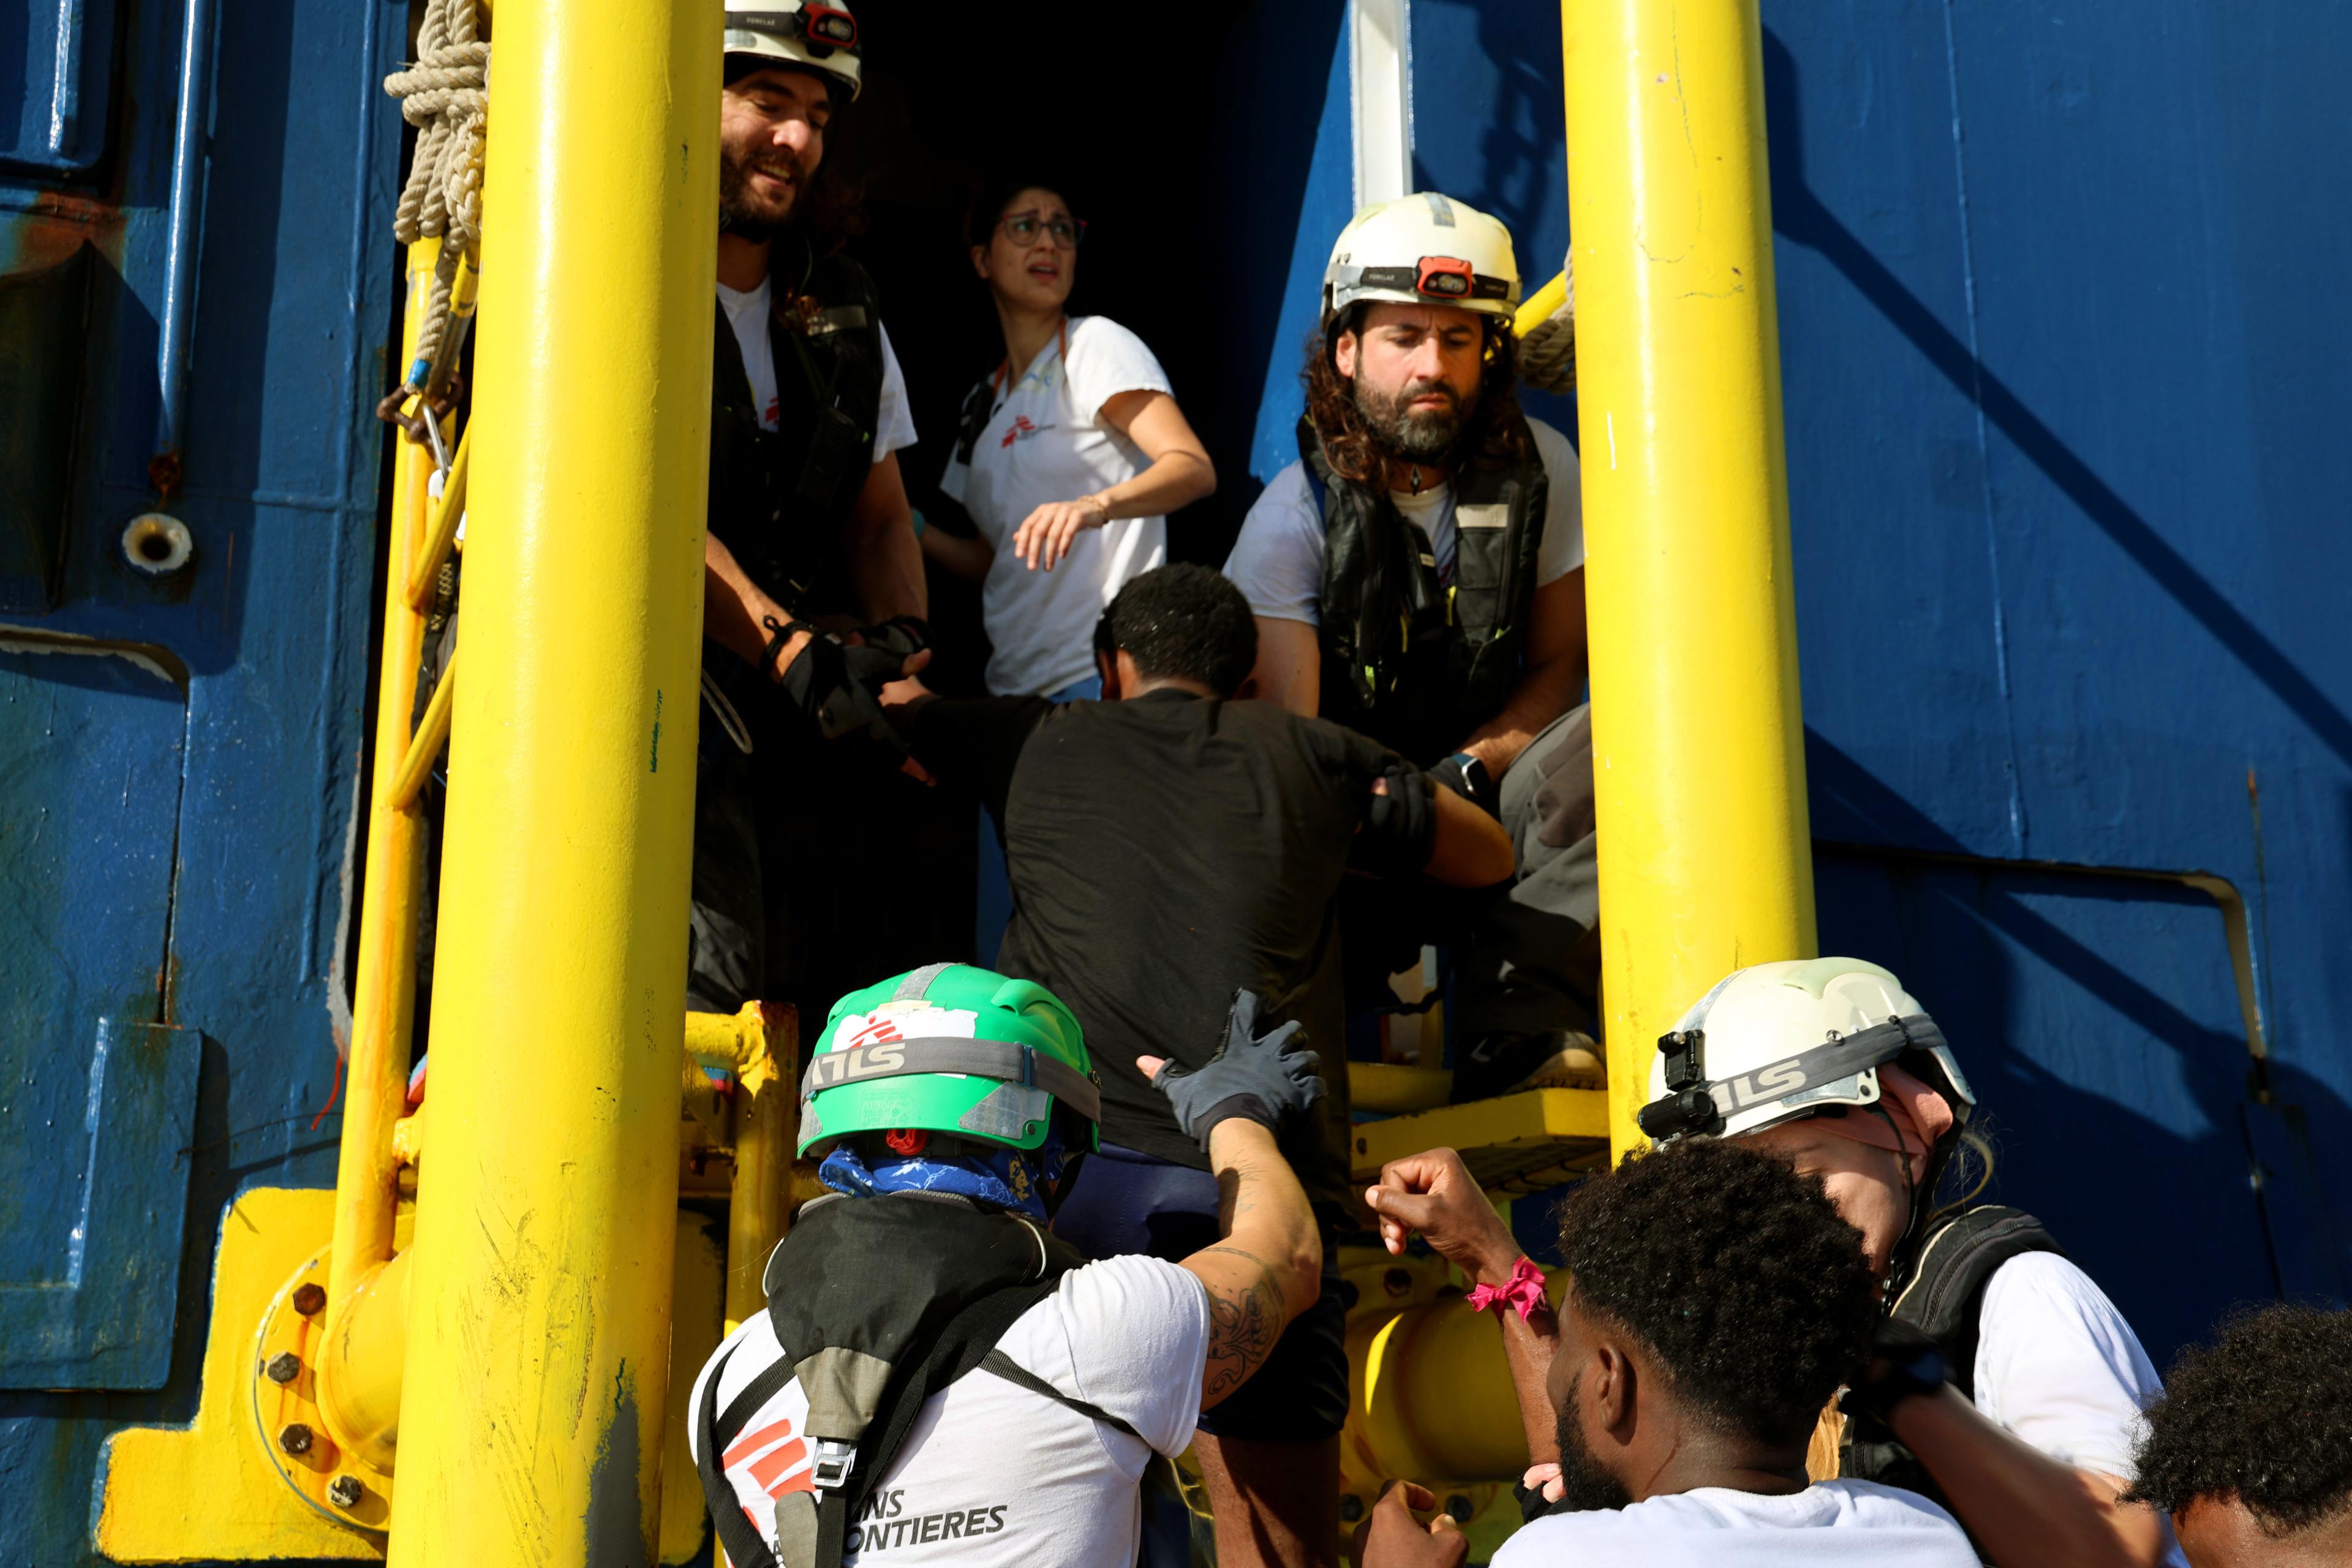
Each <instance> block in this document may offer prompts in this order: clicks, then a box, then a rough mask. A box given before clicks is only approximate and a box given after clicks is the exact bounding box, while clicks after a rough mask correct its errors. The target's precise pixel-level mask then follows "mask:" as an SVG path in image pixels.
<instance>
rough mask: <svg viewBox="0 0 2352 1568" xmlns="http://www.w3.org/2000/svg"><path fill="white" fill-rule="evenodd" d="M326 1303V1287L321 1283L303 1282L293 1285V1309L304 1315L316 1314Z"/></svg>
mask: <svg viewBox="0 0 2352 1568" xmlns="http://www.w3.org/2000/svg"><path fill="white" fill-rule="evenodd" d="M326 1304H327V1289H326V1287H325V1286H323V1285H313V1284H310V1283H304V1284H300V1285H297V1286H295V1287H294V1310H296V1311H298V1312H299V1313H301V1314H302V1315H303V1316H304V1317H306V1318H309V1317H313V1316H316V1315H317V1313H318V1310H319V1309H320V1308H321V1307H323V1306H325V1305H326Z"/></svg>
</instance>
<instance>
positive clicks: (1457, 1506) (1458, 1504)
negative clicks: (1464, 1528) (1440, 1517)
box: [1445, 1492, 1470, 1524]
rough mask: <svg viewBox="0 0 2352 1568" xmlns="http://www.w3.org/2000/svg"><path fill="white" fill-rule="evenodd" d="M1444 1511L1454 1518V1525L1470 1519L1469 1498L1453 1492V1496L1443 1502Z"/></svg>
mask: <svg viewBox="0 0 2352 1568" xmlns="http://www.w3.org/2000/svg"><path fill="white" fill-rule="evenodd" d="M1445 1511H1446V1512H1448V1513H1450V1514H1452V1515H1453V1516H1454V1523H1456V1524H1459V1523H1461V1522H1462V1521H1464V1520H1465V1519H1468V1518H1469V1517H1470V1500H1469V1498H1467V1497H1465V1495H1463V1494H1462V1493H1460V1492H1455V1493H1454V1495H1453V1496H1451V1497H1449V1498H1447V1499H1446V1500H1445Z"/></svg>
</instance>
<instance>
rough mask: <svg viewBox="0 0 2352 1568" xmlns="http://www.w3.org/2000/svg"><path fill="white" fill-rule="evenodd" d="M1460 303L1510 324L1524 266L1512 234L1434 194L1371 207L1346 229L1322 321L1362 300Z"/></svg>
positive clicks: (1328, 276) (1328, 273)
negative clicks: (1513, 250)
mask: <svg viewBox="0 0 2352 1568" xmlns="http://www.w3.org/2000/svg"><path fill="white" fill-rule="evenodd" d="M1360 300H1393V301H1395V302H1397V303H1399V304H1404V305H1454V306H1459V307H1460V308H1461V309H1463V310H1475V311H1477V312H1478V313H1479V314H1480V315H1483V316H1500V317H1501V318H1503V320H1504V321H1509V320H1510V319H1511V312H1512V311H1513V310H1517V308H1518V303H1519V264H1518V261H1517V258H1515V257H1514V256H1513V255H1512V254H1511V231H1510V230H1509V229H1507V228H1505V227H1504V226H1502V225H1501V224H1500V223H1498V222H1496V220H1495V219H1493V218H1491V217H1488V216H1486V214H1485V213H1482V212H1480V211H1478V210H1477V209H1476V208H1475V207H1470V206H1465V205H1463V204H1462V203H1460V202H1457V201H1454V199H1453V198H1451V197H1449V196H1441V195H1438V194H1437V193H1436V192H1435V191H1423V192H1421V193H1419V194H1418V195H1410V196H1399V197H1398V198H1397V199H1396V200H1394V201H1392V202H1381V203H1379V204H1377V205H1372V206H1369V207H1366V208H1365V209H1364V210H1363V211H1362V212H1360V213H1358V214H1357V215H1356V216H1355V217H1354V218H1353V219H1351V220H1350V221H1349V224H1348V226H1347V227H1345V228H1343V229H1341V230H1340V231H1339V243H1338V244H1337V245H1334V246H1333V247H1331V265H1330V266H1329V267H1328V268H1325V269H1324V272H1323V320H1324V322H1325V323H1326V325H1327V326H1328V323H1329V322H1330V321H1331V319H1332V318H1333V317H1334V316H1337V315H1338V314H1339V312H1340V311H1342V310H1346V309H1347V308H1348V307H1349V306H1350V305H1353V304H1355V303H1357V302H1358V301H1360Z"/></svg>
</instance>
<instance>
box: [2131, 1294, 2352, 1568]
mask: <svg viewBox="0 0 2352 1568" xmlns="http://www.w3.org/2000/svg"><path fill="white" fill-rule="evenodd" d="M2290 1417H2292V1419H2290ZM2134 1468H2136V1469H2137V1473H2138V1476H2139V1479H2138V1480H2137V1481H2135V1482H2134V1483H2132V1489H2131V1490H2130V1491H2129V1492H2127V1493H2126V1494H2125V1496H2126V1498H2127V1499H2129V1500H2131V1501H2133V1502H2147V1503H2154V1504H2155V1505H2156V1506H2157V1507H2158V1508H2160V1509H2162V1510H2164V1511H2165V1512H2167V1513H2179V1512H2180V1511H2181V1510H2184V1509H2186V1508H2187V1507H2188V1506H2189V1504H2190V1503H2192V1502H2194V1501H2196V1500H2198V1499H2199V1498H2209V1499H2226V1498H2232V1497H2234V1498H2236V1499H2237V1500H2239V1501H2240V1502H2241V1503H2243V1504H2244V1505H2245V1508H2246V1511H2248V1512H2249V1513H2251V1514H2252V1515H2253V1516H2254V1522H2256V1523H2257V1524H2259V1525H2261V1526H2262V1528H2263V1532H2264V1533H2265V1534H2268V1535H2271V1536H2273V1537H2276V1536H2282V1535H2292V1534H2294V1533H2296V1532H2297V1531H2304V1530H2308V1529H2310V1528H2311V1527H2312V1526H2314V1525H2316V1524H2320V1523H2323V1522H2326V1521H2328V1520H2331V1519H2333V1518H2335V1517H2336V1516H2337V1515H2339V1514H2342V1513H2344V1512H2345V1511H2347V1510H2352V1312H2340V1311H2339V1312H2326V1311H2321V1310H2318V1309H2316V1308H2312V1307H2264V1308H2263V1309H2261V1310H2258V1311H2248V1312H2242V1313H2240V1314H2239V1315H2237V1316H2235V1317H2233V1318H2231V1319H2230V1320H2229V1321H2226V1322H2225V1323H2223V1325H2222V1327H2221V1334H2220V1336H2219V1337H2218V1338H2217V1339H2216V1340H2215V1341H2214V1342H2213V1343H2212V1344H2210V1345H2208V1346H2198V1345H2191V1346H2189V1348H2188V1349H2186V1350H2184V1351H2182V1352H2180V1359H2179V1361H2177V1362H2175V1363H2173V1366H2172V1375H2171V1377H2170V1378H2168V1379H2167V1380H2166V1384H2165V1390H2164V1396H2163V1397H2162V1398H2161V1399H2159V1400H2158V1401H2157V1402H2156V1404H2155V1405H2152V1406H2150V1407H2149V1409H2148V1413H2147V1431H2146V1432H2145V1433H2144V1434H2143V1435H2142V1436H2141V1438H2140V1443H2139V1453H2138V1456H2137V1460H2136V1462H2135V1467H2134Z"/></svg>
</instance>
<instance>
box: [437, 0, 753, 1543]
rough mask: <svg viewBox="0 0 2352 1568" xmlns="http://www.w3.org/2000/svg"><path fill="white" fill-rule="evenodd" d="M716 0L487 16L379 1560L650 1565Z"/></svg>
mask: <svg viewBox="0 0 2352 1568" xmlns="http://www.w3.org/2000/svg"><path fill="white" fill-rule="evenodd" d="M719 26H720V7H719V4H718V0H499V6H498V32H497V37H496V39H495V42H494V45H493V47H494V49H495V51H496V54H497V60H498V63H497V66H496V68H495V70H494V73H493V75H494V85H493V87H492V89H491V108H490V125H489V133H488V150H489V151H488V170H487V173H486V176H485V183H484V195H485V211H484V223H483V229H484V239H483V256H482V294H481V314H480V325H479V328H478V336H477V349H476V357H475V365H474V385H475V398H476V402H477V405H478V409H477V414H478V419H479V422H480V425H481V428H482V432H483V439H482V440H481V441H479V442H478V443H476V447H475V450H474V453H473V459H472V466H473V473H472V479H471V488H470V491H469V494H468V497H467V502H468V509H469V511H470V517H471V521H470V526H469V527H468V528H467V539H466V586H465V595H466V603H465V614H464V626H465V633H464V637H465V656H466V679H465V680H464V682H463V683H462V684H461V686H460V687H459V688H458V690H457V706H456V715H455V721H454V727H453V731H452V734H451V742H450V765H449V773H450V780H451V785H452V788H451V791H450V795H449V810H448V818H447V830H446V838H445V843H444V848H443V858H442V867H443V870H442V896H441V919H440V922H439V942H438V945H437V948H436V958H435V977H434V994H433V1022H434V1027H433V1077H432V1084H431V1091H430V1092H431V1100H430V1102H429V1108H428V1110H427V1114H428V1115H430V1116H431V1118H432V1121H433V1137H432V1143H431V1148H430V1151H429V1152H428V1153H427V1155H426V1157H425V1163H424V1166H423V1168H422V1171H421V1173H420V1176H419V1181H420V1184H421V1186H420V1192H419V1197H418V1205H417V1226H416V1237H415V1258H414V1262H413V1266H412V1267H413V1271H412V1274H411V1277H410V1283H409V1289H410V1292H411V1308H410V1315H409V1339H408V1356H409V1361H408V1368H407V1375H406V1380H405V1384H404V1392H403V1397H402V1402H401V1426H400V1488H399V1490H398V1492H397V1493H396V1494H395V1497H394V1506H393V1514H392V1521H391V1534H390V1557H391V1561H392V1562H393V1563H395V1564H407V1565H411V1568H451V1565H454V1564H459V1563H533V1564H550V1565H553V1568H572V1565H575V1564H596V1565H601V1564H622V1563H629V1564H640V1563H649V1562H651V1561H652V1560H653V1553H654V1543H655V1536H656V1509H657V1503H658V1497H659V1490H658V1489H659V1481H660V1478H659V1464H660V1456H661V1452H662V1431H661V1421H662V1413H663V1410H664V1408H665V1405H664V1399H665V1394H666V1385H667V1375H668V1363H669V1300H670V1273H671V1261H672V1258H673V1256H674V1253H675V1250H676V1248H675V1239H674V1237H675V1230H676V1225H677V1148H678V1115H679V1072H678V1051H679V1041H680V1037H681V1033H680V1031H681V1027H682V1017H683V1014H684V1008H685V1003H684V993H685V984H686V974H685V969H686V920H687V885H688V853H689V847H690V842H691V838H692V813H693V785H694V760H695V724H696V693H697V660H698V657H699V645H700V626H701V605H702V519H703V506H704V495H705V484H706V477H707V468H708V460H709V407H710V374H711V369H710V364H711V362H710V345H711V338H710V320H711V309H712V307H711V299H712V296H711V291H710V290H711V280H712V279H713V277H714V276H715V274H716V248H717V243H718V240H717V235H718V220H717V213H718V199H719V198H718V166H719V165H718V145H717V139H718V132H719V101H718V100H719V58H720V56H719Z"/></svg>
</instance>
